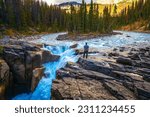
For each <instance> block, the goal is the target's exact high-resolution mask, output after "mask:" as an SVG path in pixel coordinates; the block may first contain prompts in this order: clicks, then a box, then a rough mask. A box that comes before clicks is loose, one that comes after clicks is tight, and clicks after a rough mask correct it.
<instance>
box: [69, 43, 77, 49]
mask: <svg viewBox="0 0 150 117" xmlns="http://www.w3.org/2000/svg"><path fill="white" fill-rule="evenodd" d="M77 47H78V44H74V45H71V46H70V48H71V49H73V48H77Z"/></svg>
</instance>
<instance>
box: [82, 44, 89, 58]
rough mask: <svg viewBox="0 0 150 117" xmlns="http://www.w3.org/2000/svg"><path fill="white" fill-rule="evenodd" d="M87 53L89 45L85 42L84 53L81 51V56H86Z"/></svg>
mask: <svg viewBox="0 0 150 117" xmlns="http://www.w3.org/2000/svg"><path fill="white" fill-rule="evenodd" d="M88 53H89V46H88V44H87V43H85V45H84V53H83V58H85V57H86V58H88Z"/></svg>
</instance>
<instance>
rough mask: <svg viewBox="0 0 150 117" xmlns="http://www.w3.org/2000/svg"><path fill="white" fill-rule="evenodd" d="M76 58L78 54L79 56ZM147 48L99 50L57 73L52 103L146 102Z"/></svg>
mask: <svg viewBox="0 0 150 117" xmlns="http://www.w3.org/2000/svg"><path fill="white" fill-rule="evenodd" d="M79 54H80V53H79ZM149 58H150V44H147V43H141V44H134V45H128V46H124V47H118V48H113V49H107V50H101V51H99V53H98V54H95V55H90V56H89V58H88V59H83V58H82V55H81V58H80V59H79V60H78V62H77V63H68V64H67V66H66V67H65V68H62V69H60V70H58V71H57V79H56V80H54V81H53V87H52V99H54V100H59V99H64V100H66V99H71V100H90V99H92V100H93V99H95V100H105V99H106V100H116V99H119V100H135V99H136V100H137V99H138V100H139V99H150V72H149V71H150V67H149V66H150V59H149Z"/></svg>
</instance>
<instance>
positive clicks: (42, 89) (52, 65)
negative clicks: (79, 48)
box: [13, 45, 78, 100]
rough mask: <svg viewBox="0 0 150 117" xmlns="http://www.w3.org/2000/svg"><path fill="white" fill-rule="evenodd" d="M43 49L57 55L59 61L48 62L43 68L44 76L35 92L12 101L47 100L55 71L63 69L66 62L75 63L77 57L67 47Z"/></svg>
mask: <svg viewBox="0 0 150 117" xmlns="http://www.w3.org/2000/svg"><path fill="white" fill-rule="evenodd" d="M43 49H46V50H49V51H51V53H52V54H57V55H59V56H60V59H59V60H58V61H55V62H49V63H46V64H44V65H43V66H44V67H45V68H46V70H45V76H44V77H43V78H42V80H41V81H40V82H39V84H38V86H37V87H36V89H35V91H34V92H33V93H30V94H21V95H18V96H16V97H15V98H13V99H14V100H48V99H50V97H51V87H52V81H53V80H54V79H55V78H56V71H57V70H58V69H60V68H63V67H65V65H66V64H67V62H77V60H78V56H75V51H74V50H72V49H70V48H69V46H61V45H59V46H46V47H44V48H43Z"/></svg>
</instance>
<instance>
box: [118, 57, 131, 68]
mask: <svg viewBox="0 0 150 117" xmlns="http://www.w3.org/2000/svg"><path fill="white" fill-rule="evenodd" d="M116 62H117V63H120V64H123V65H130V66H132V65H133V63H132V60H131V59H129V58H125V57H119V58H117V60H116Z"/></svg>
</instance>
